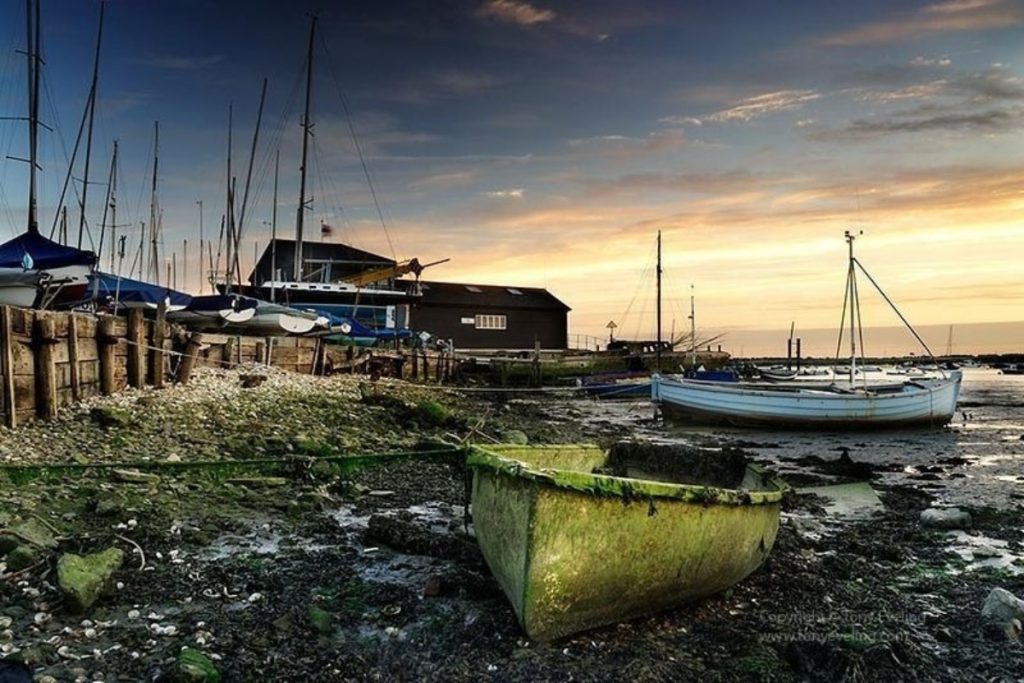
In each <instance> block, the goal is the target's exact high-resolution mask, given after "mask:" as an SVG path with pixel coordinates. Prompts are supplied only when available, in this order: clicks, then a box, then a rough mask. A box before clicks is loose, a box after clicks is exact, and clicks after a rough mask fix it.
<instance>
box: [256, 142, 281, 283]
mask: <svg viewBox="0 0 1024 683" xmlns="http://www.w3.org/2000/svg"><path fill="white" fill-rule="evenodd" d="M280 170H281V150H280V149H278V150H277V154H276V155H275V156H274V206H273V208H272V209H271V211H270V303H275V298H276V296H277V295H276V294H275V289H274V282H275V281H276V280H277V178H278V173H279V171H280ZM254 284H259V283H258V282H257V283H254Z"/></svg>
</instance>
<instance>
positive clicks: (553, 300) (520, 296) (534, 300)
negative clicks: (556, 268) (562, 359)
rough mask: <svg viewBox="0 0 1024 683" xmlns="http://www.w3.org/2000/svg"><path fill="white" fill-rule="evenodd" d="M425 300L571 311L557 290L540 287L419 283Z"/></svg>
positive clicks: (433, 302)
mask: <svg viewBox="0 0 1024 683" xmlns="http://www.w3.org/2000/svg"><path fill="white" fill-rule="evenodd" d="M420 287H421V290H422V292H423V296H422V298H421V302H422V303H425V304H435V305H437V304H442V305H447V306H480V305H485V306H495V307H501V308H532V309H546V310H559V311H570V310H572V309H571V308H569V306H567V305H565V303H563V302H562V301H561V300H559V299H558V298H557V297H556V296H555V295H554V294H552V293H551V292H549V291H548V290H546V289H543V288H541V287H514V286H510V285H509V286H505V285H471V284H463V283H458V282H433V281H423V282H421V283H420Z"/></svg>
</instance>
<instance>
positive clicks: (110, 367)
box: [96, 315, 130, 396]
mask: <svg viewBox="0 0 1024 683" xmlns="http://www.w3.org/2000/svg"><path fill="white" fill-rule="evenodd" d="M116 325H117V321H116V320H114V317H113V316H109V315H108V316H104V317H102V318H100V321H99V325H97V335H96V350H97V352H98V355H99V361H100V393H101V394H103V395H104V396H110V395H111V394H112V393H114V361H115V358H116V356H115V350H116V349H117V335H116V333H115V326H116ZM129 355H130V354H129Z"/></svg>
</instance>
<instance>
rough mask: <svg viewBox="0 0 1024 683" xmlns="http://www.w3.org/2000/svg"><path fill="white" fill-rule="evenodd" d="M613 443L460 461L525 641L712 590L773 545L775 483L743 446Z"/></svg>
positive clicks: (498, 450)
mask: <svg viewBox="0 0 1024 683" xmlns="http://www.w3.org/2000/svg"><path fill="white" fill-rule="evenodd" d="M620 446H627V445H626V444H620V445H619V446H616V447H615V448H613V449H612V450H611V451H610V452H606V451H604V450H602V449H601V448H599V447H597V446H580V445H571V446H493V447H488V448H475V449H474V450H473V451H472V452H471V453H470V454H469V456H468V458H467V464H468V466H469V467H470V468H471V469H472V471H473V491H472V504H473V526H474V529H475V532H476V537H477V540H478V542H479V544H480V548H481V550H482V552H483V555H484V557H485V558H486V560H487V563H488V565H489V566H490V568H491V571H492V572H493V573H494V576H495V577H496V579H497V580H498V583H499V584H500V585H501V587H502V589H503V590H504V592H505V594H506V595H507V596H508V598H509V600H510V601H511V603H512V606H513V608H514V610H515V612H516V615H517V616H518V618H519V621H520V623H521V624H522V626H523V628H524V630H525V631H526V633H527V634H528V635H529V636H530V637H531V638H534V639H536V640H552V639H556V638H560V637H562V636H566V635H569V634H571V633H576V632H578V631H583V630H586V629H590V628H594V627H597V626H601V625H605V624H610V623H614V622H619V621H623V620H626V619H630V618H633V617H637V616H640V615H643V614H648V613H651V612H655V611H659V610H663V609H669V608H671V607H674V606H677V605H680V604H682V603H685V602H689V601H692V600H696V599H699V598H702V597H705V596H708V595H711V594H713V593H716V592H718V591H721V590H723V589H725V588H728V587H729V586H731V585H733V584H735V583H736V582H738V581H740V580H741V579H743V578H744V577H746V576H747V575H748V574H750V573H751V572H753V571H754V570H755V569H757V568H758V567H759V566H760V565H761V563H762V562H763V561H764V560H765V558H766V557H767V556H768V553H769V552H770V551H771V548H772V545H773V544H774V542H775V536H776V533H777V531H778V526H779V508H780V501H781V499H782V488H783V486H784V485H783V484H782V483H781V482H779V481H778V480H776V479H774V478H772V477H770V476H768V475H767V474H765V473H764V472H763V471H761V470H760V469H758V468H756V467H753V466H748V465H747V464H746V462H745V461H744V460H743V459H742V456H741V455H740V454H738V453H726V454H723V453H722V452H720V451H717V452H703V453H699V452H696V451H694V450H693V449H687V452H686V453H683V454H682V455H680V454H679V453H676V452H673V449H672V447H660V446H652V445H648V446H641V447H640V448H639V450H638V449H636V448H633V451H632V452H633V455H629V452H630V451H629V449H628V448H627V449H625V450H622V449H620ZM633 446H636V445H635V444H634V445H633ZM616 449H619V450H616ZM623 453H625V455H623ZM666 464H667V465H668V467H667V468H666ZM666 470H671V472H669V474H667V475H666V474H664V472H665V471H666Z"/></svg>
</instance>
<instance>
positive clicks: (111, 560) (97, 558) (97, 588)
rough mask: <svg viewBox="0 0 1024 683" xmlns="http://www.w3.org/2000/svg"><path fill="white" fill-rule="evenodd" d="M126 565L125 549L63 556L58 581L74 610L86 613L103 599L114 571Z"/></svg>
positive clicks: (58, 570)
mask: <svg viewBox="0 0 1024 683" xmlns="http://www.w3.org/2000/svg"><path fill="white" fill-rule="evenodd" d="M122 564H124V551H122V550H121V549H120V548H108V549H106V550H104V551H103V552H100V553H93V554H92V555H84V556H83V555H73V554H71V553H68V554H66V555H61V557H60V559H59V560H57V582H58V583H59V585H60V589H61V592H63V593H64V598H65V600H66V601H67V605H68V607H69V608H70V609H71V610H72V611H74V612H85V611H86V610H88V609H89V608H90V607H92V606H93V604H94V603H95V602H96V600H98V599H99V597H100V595H101V594H102V592H103V589H104V588H106V586H107V583H108V582H109V581H110V579H111V577H113V576H114V572H116V571H117V570H118V569H120V568H121V565H122Z"/></svg>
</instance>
